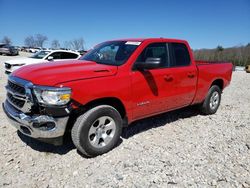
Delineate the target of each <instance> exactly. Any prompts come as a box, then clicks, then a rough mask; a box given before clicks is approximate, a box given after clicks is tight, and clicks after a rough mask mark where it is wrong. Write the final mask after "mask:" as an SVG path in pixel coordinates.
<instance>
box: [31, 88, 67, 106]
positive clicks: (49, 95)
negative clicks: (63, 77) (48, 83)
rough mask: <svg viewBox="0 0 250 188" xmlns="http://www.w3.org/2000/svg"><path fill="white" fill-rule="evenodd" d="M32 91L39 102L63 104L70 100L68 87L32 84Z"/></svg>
mask: <svg viewBox="0 0 250 188" xmlns="http://www.w3.org/2000/svg"><path fill="white" fill-rule="evenodd" d="M34 93H35V96H36V98H37V100H38V102H39V103H42V104H46V105H64V104H67V103H68V102H69V101H70V96H71V89H70V88H66V87H63V88H57V87H40V86H34Z"/></svg>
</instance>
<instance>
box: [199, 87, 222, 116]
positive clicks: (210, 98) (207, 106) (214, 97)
mask: <svg viewBox="0 0 250 188" xmlns="http://www.w3.org/2000/svg"><path fill="white" fill-rule="evenodd" d="M220 101H221V89H220V88H219V87H218V86H217V85H213V86H212V87H211V88H210V89H209V91H208V93H207V96H206V98H205V100H204V102H203V103H202V105H201V111H202V113H203V114H205V115H209V114H214V113H216V111H217V110H218V108H219V106H220Z"/></svg>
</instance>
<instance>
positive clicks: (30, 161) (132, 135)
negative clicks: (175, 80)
mask: <svg viewBox="0 0 250 188" xmlns="http://www.w3.org/2000/svg"><path fill="white" fill-rule="evenodd" d="M25 55H26V54H25ZM11 58H13V57H8V56H0V63H1V64H2V63H3V61H4V60H6V59H11ZM0 69H1V70H0V102H1V103H2V102H3V101H4V99H5V91H4V85H5V83H6V76H5V75H4V73H3V66H1V68H0ZM249 83H250V74H246V73H245V72H235V73H233V80H232V83H231V85H230V86H229V87H228V88H226V89H225V91H224V93H223V95H222V103H221V106H220V108H219V110H218V112H217V113H216V114H215V115H211V116H202V115H200V114H199V113H198V112H197V110H196V109H195V108H185V109H181V110H177V111H174V112H170V113H166V114H163V115H160V116H156V117H153V118H148V119H145V120H142V121H138V122H135V123H133V124H132V125H131V127H129V128H127V129H126V130H124V133H123V136H122V138H121V142H120V145H119V146H118V147H117V148H115V149H114V150H112V151H111V152H109V153H107V154H105V155H102V156H98V157H96V158H91V159H86V158H84V157H82V156H81V155H80V154H79V153H78V152H77V151H76V149H75V147H74V146H73V144H72V142H69V143H68V144H66V145H64V146H60V147H54V146H51V145H47V144H43V143H39V142H37V141H35V140H32V139H30V138H28V137H26V136H23V135H21V134H19V133H17V132H16V130H15V128H13V127H12V126H11V125H10V124H9V123H8V122H7V120H6V118H5V116H4V113H3V111H2V108H0V161H1V164H0V173H1V174H0V187H25V188H26V187H70V188H71V187H142V188H144V187H223V188H224V187H250V118H249V117H250V115H249V114H250V84H249Z"/></svg>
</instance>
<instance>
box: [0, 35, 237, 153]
mask: <svg viewBox="0 0 250 188" xmlns="http://www.w3.org/2000/svg"><path fill="white" fill-rule="evenodd" d="M76 62H77V63H76ZM231 75H232V64H231V63H221V62H205V61H198V62H196V61H194V59H193V55H192V51H191V49H190V47H189V45H188V43H187V42H186V41H183V40H175V39H162V38H160V39H128V40H125V39H124V40H117V41H108V42H104V43H101V44H100V45H97V46H96V47H95V48H94V49H93V50H91V51H89V52H88V53H87V54H85V55H84V56H83V57H82V58H81V59H80V60H75V61H73V60H71V61H64V62H55V63H42V64H37V65H31V66H25V67H23V68H20V69H18V70H16V71H15V72H13V73H12V74H11V75H10V76H9V80H8V85H7V87H6V88H7V100H6V101H5V103H4V104H3V109H4V111H5V113H6V115H7V117H9V120H10V121H11V122H12V124H13V125H14V126H15V127H16V128H17V129H18V130H20V132H22V133H23V134H25V135H28V136H30V137H33V138H36V139H39V140H43V141H45V142H50V143H53V144H61V143H62V139H63V136H64V135H65V133H66V132H67V131H70V132H71V136H72V140H73V142H74V144H75V146H76V147H77V149H78V150H79V151H80V152H82V153H83V154H85V155H87V156H96V155H100V154H103V153H105V152H108V151H109V150H111V149H112V148H114V147H115V146H116V144H117V143H118V140H119V138H120V135H121V131H122V127H123V126H126V125H128V124H130V123H131V122H133V121H136V120H138V119H142V118H145V117H149V116H152V115H156V114H160V113H163V112H167V111H171V110H174V109H178V108H182V107H185V106H189V105H194V104H199V105H200V108H201V112H202V113H203V114H205V115H208V114H214V113H215V112H216V111H217V109H218V107H219V105H220V101H221V93H222V91H223V89H224V88H225V87H226V86H228V84H229V83H230V81H231Z"/></svg>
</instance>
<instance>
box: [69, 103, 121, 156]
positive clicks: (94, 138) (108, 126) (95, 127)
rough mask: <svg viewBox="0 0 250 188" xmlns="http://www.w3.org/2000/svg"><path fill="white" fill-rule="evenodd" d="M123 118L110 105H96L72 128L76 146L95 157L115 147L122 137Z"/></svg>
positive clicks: (81, 116) (83, 152)
mask: <svg viewBox="0 0 250 188" xmlns="http://www.w3.org/2000/svg"><path fill="white" fill-rule="evenodd" d="M121 132H122V118H121V115H120V114H119V112H118V111H117V110H116V109H115V108H113V107H112V106H109V105H100V106H96V107H94V108H92V109H90V110H88V111H87V112H85V113H84V114H82V115H80V116H79V117H78V118H77V120H76V122H75V124H74V125H73V128H72V130H71V137H72V141H73V143H74V145H75V146H76V148H77V149H78V150H79V151H80V152H81V153H82V154H84V155H86V156H88V157H95V156H97V155H101V154H104V153H107V152H108V151H110V150H111V149H113V148H114V147H115V146H116V145H117V144H118V141H119V139H120V135H121Z"/></svg>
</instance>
